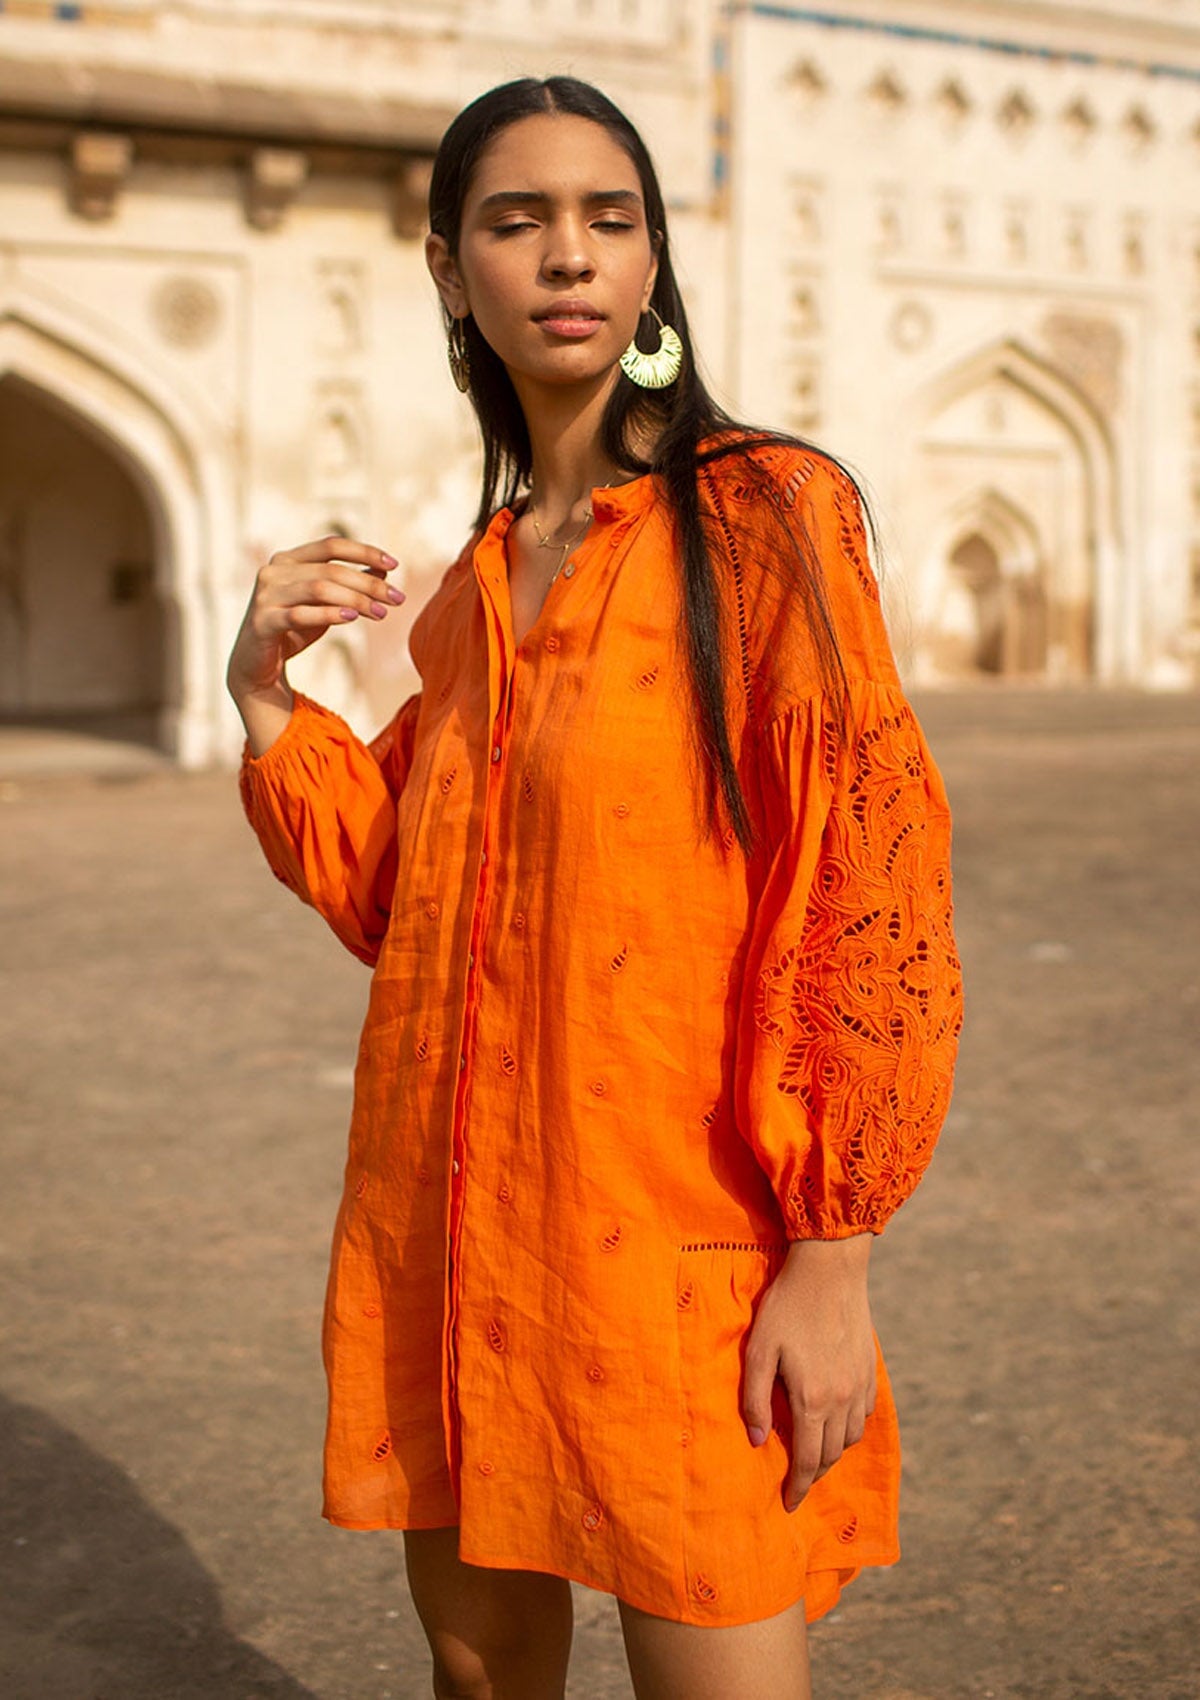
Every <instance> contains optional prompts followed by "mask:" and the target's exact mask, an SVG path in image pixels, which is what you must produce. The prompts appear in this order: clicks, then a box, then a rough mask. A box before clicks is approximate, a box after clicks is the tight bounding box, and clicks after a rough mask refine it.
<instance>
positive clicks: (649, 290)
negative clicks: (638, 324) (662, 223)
mask: <svg viewBox="0 0 1200 1700" xmlns="http://www.w3.org/2000/svg"><path fill="white" fill-rule="evenodd" d="M651 246H652V249H653V253H652V257H651V260H650V270H649V272H648V273H647V275H646V287H645V289H644V290H643V291H642V312H643V313H647V312H649V310H650V297H651V296H652V295H653V294H654V285H655V284H656V283H657V281H658V251H659V249H660V248H661V247H662V232H661V231H658V230H656V231H655V232H654V236H653V240H652V244H651Z"/></svg>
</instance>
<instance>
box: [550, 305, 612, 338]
mask: <svg viewBox="0 0 1200 1700" xmlns="http://www.w3.org/2000/svg"><path fill="white" fill-rule="evenodd" d="M534 320H535V323H537V325H541V326H542V330H547V331H551V333H552V335H554V337H575V338H578V337H592V335H593V333H595V331H597V330H600V326H602V325H603V313H598V311H597V309H595V308H593V306H592V303H590V301H581V299H580V297H578V296H571V297H566V299H563V301H551V303H549V306H546V308H542V309H541V313H535V314H534Z"/></svg>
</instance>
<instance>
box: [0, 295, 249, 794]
mask: <svg viewBox="0 0 1200 1700" xmlns="http://www.w3.org/2000/svg"><path fill="white" fill-rule="evenodd" d="M8 375H11V376H12V377H13V378H15V379H16V380H17V381H18V382H19V383H21V384H23V385H25V386H27V387H28V388H29V389H30V390H32V391H34V392H36V394H37V396H38V398H39V400H41V401H42V402H44V403H45V404H46V405H47V406H50V407H52V408H54V409H55V410H57V411H58V412H60V413H61V414H63V415H65V416H66V417H67V418H69V419H70V421H71V423H72V424H73V425H75V426H77V427H78V428H80V429H81V430H83V431H85V432H87V433H89V434H91V435H92V436H94V437H96V438H97V439H99V441H100V442H101V443H102V445H103V446H104V448H105V449H106V450H107V451H108V452H109V453H111V454H113V455H114V456H115V457H116V458H117V460H118V461H119V462H120V463H121V464H122V465H123V466H124V467H125V468H126V469H127V470H128V472H129V473H130V475H131V477H132V478H133V480H134V482H135V484H136V485H137V487H138V489H139V490H140V491H141V493H142V495H143V496H144V498H145V500H146V504H147V507H148V509H149V512H150V515H151V522H152V526H153V532H154V543H155V571H156V575H157V580H158V584H157V589H158V593H159V595H160V597H161V599H162V601H163V603H164V605H165V606H166V608H167V611H168V631H169V636H168V642H167V655H166V669H165V672H166V677H165V691H166V704H165V706H164V708H163V711H162V716H161V721H160V727H159V741H160V743H161V744H162V746H163V748H164V749H166V750H167V751H168V752H169V753H171V754H172V755H174V757H175V758H176V760H178V761H179V762H180V764H181V765H183V766H186V767H198V766H203V765H204V764H205V763H206V762H208V761H210V760H212V759H213V758H214V756H216V755H217V754H218V753H219V751H220V749H221V744H222V738H221V733H220V720H221V705H220V704H219V703H218V702H217V701H216V700H215V697H216V692H215V688H214V681H215V680H216V679H217V678H219V676H220V669H219V637H220V634H219V631H218V618H217V616H218V609H217V606H216V600H217V599H216V586H215V583H214V576H213V571H212V565H213V561H214V558H219V557H217V556H216V548H219V546H220V541H219V540H224V541H225V542H226V544H227V545H228V546H230V547H231V546H232V536H233V526H232V524H231V518H232V504H231V503H230V502H229V501H228V499H227V498H226V497H225V494H224V492H223V490H222V489H221V481H220V477H219V473H218V470H217V460H218V457H216V456H213V455H211V454H206V453H205V439H206V437H207V436H209V435H210V434H211V423H210V422H207V421H203V420H201V419H197V418H196V417H194V416H193V415H191V414H190V413H189V409H188V407H187V405H186V402H185V401H183V400H181V398H180V395H179V393H178V391H177V389H176V388H175V387H174V386H172V385H170V384H168V383H165V382H163V381H162V380H161V379H160V378H159V376H158V375H157V374H155V373H153V372H152V371H148V370H146V369H145V368H144V366H143V365H141V364H140V363H139V362H138V360H137V358H136V355H135V354H133V353H132V352H131V351H129V350H125V349H122V348H121V347H120V345H119V344H118V343H117V342H116V340H115V339H113V338H111V337H107V338H102V337H101V336H100V335H98V333H97V331H96V329H95V328H94V327H93V326H91V325H90V324H88V323H87V322H86V321H85V320H83V319H82V317H77V316H76V315H74V314H73V313H72V312H71V311H70V310H69V309H68V310H64V308H63V307H62V305H61V303H59V302H57V301H54V300H47V299H42V298H40V297H39V296H37V295H35V294H33V293H31V292H30V291H28V290H25V291H12V290H10V291H7V292H5V293H4V294H3V295H2V296H0V377H2V376H8ZM215 546H216V548H215ZM231 558H232V557H231Z"/></svg>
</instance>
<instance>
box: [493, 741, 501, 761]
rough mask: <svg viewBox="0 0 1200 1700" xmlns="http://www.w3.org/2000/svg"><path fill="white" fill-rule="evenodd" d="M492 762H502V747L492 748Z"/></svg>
mask: <svg viewBox="0 0 1200 1700" xmlns="http://www.w3.org/2000/svg"><path fill="white" fill-rule="evenodd" d="M492 760H493V761H499V760H500V746H499V744H494V745H493V746H492Z"/></svg>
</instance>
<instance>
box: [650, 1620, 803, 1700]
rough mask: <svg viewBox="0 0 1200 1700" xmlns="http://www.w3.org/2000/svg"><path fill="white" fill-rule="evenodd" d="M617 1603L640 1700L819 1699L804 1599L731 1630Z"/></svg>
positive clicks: (740, 1624)
mask: <svg viewBox="0 0 1200 1700" xmlns="http://www.w3.org/2000/svg"><path fill="white" fill-rule="evenodd" d="M617 1603H618V1605H619V1607H620V1612H621V1629H622V1632H623V1633H624V1636H625V1652H626V1654H627V1656H628V1659H629V1674H630V1676H631V1677H632V1679H633V1692H634V1694H635V1695H636V1696H637V1700H812V1687H811V1684H810V1680H809V1670H808V1631H807V1627H806V1625H805V1621H804V1601H803V1600H801V1601H800V1602H799V1603H798V1604H797V1605H794V1606H789V1607H788V1608H787V1610H786V1611H781V1612H779V1613H778V1614H777V1615H776V1616H775V1617H767V1618H764V1619H763V1620H762V1621H761V1622H760V1623H739V1624H737V1625H735V1626H734V1627H733V1628H730V1629H708V1628H705V1627H704V1626H703V1625H700V1624H694V1623H673V1622H671V1621H670V1620H669V1619H668V1618H665V1617H652V1616H651V1615H650V1614H649V1613H648V1612H644V1611H639V1610H638V1608H637V1607H636V1606H630V1605H626V1603H625V1601H624V1600H619V1601H618V1602H617Z"/></svg>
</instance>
